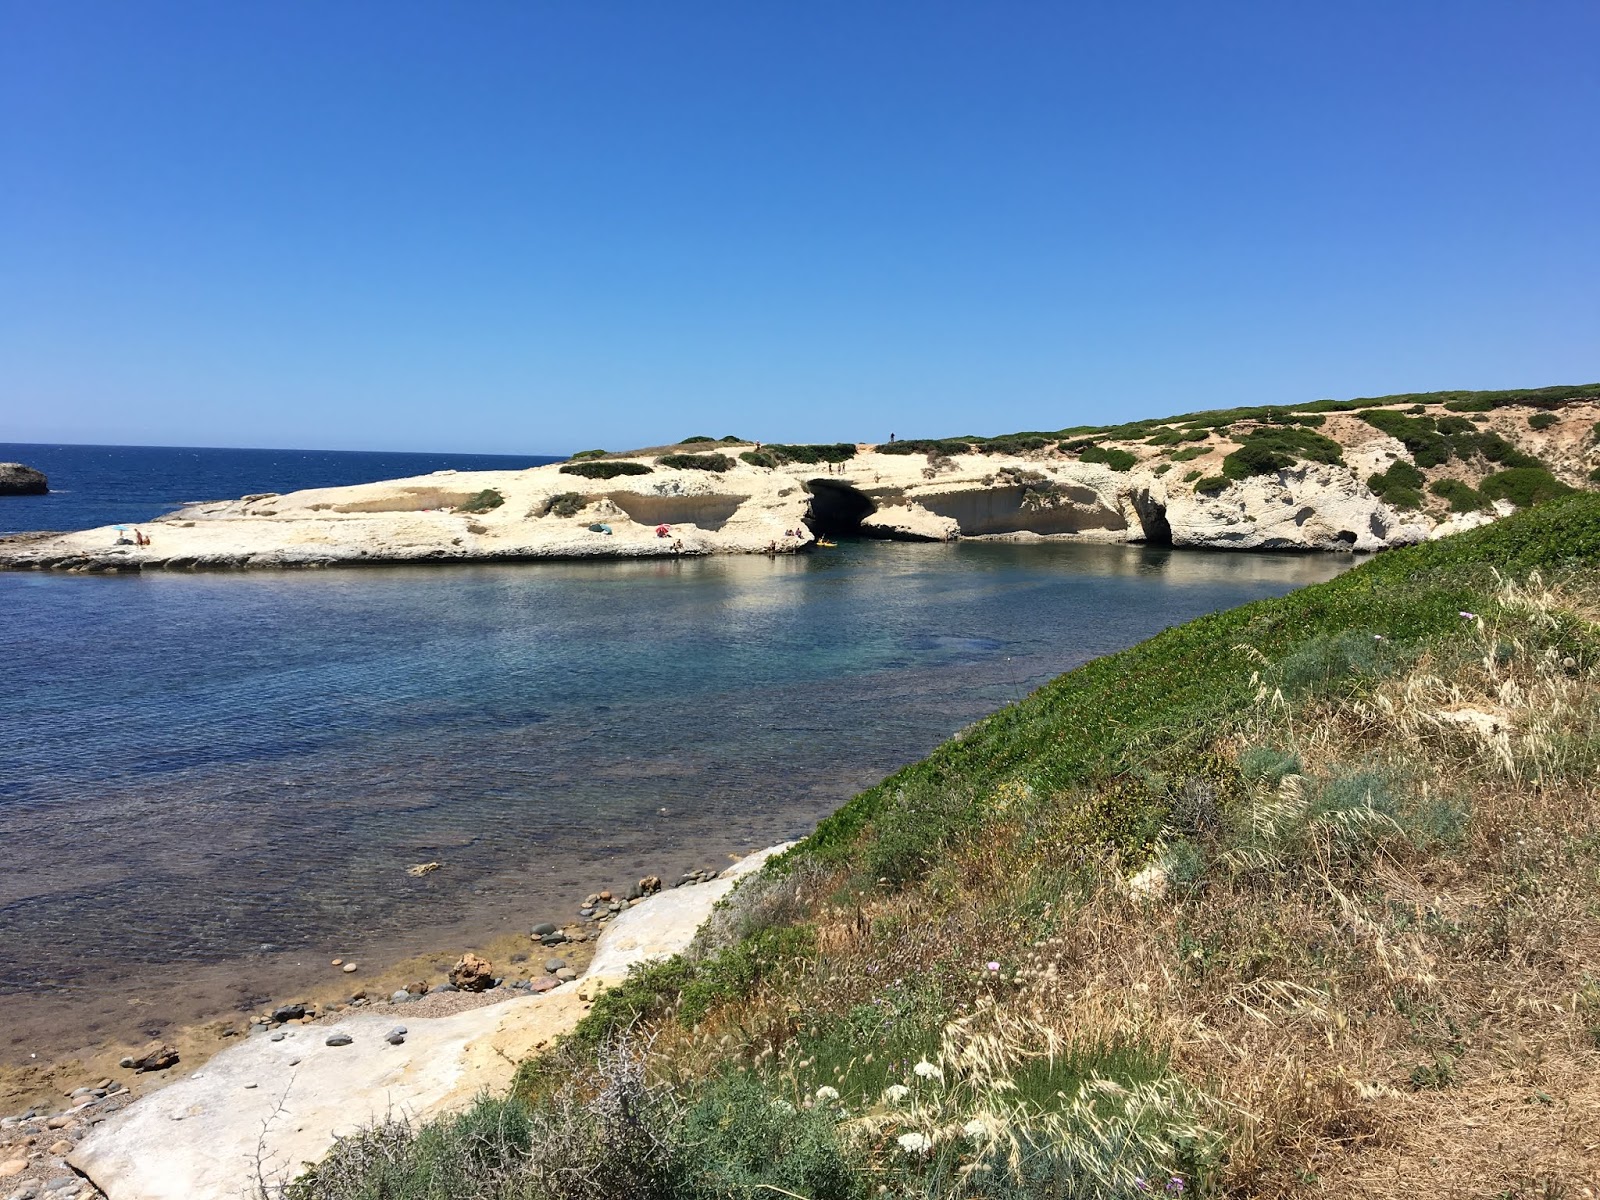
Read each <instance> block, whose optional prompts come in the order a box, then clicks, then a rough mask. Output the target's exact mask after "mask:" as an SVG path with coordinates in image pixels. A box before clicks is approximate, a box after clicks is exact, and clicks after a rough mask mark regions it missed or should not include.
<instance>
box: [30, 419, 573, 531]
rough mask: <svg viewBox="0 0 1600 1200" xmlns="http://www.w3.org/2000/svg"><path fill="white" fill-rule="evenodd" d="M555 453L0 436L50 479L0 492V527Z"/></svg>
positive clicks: (499, 464)
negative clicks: (62, 442)
mask: <svg viewBox="0 0 1600 1200" xmlns="http://www.w3.org/2000/svg"><path fill="white" fill-rule="evenodd" d="M556 461H558V460H557V459H554V458H547V457H546V458H541V457H538V456H528V455H523V456H516V455H506V454H390V453H382V452H366V451H349V450H214V449H204V448H200V447H194V446H51V445H44V444H37V443H26V442H0V462H20V463H26V464H27V465H28V466H30V467H35V468H37V469H38V470H40V471H43V472H44V473H45V475H46V476H48V477H49V480H50V492H49V494H48V495H44V496H0V534H5V533H20V532H25V531H31V530H36V529H53V530H60V531H64V530H69V529H97V528H99V527H100V526H102V525H111V524H115V523H117V522H122V521H126V522H128V523H130V524H131V523H134V522H139V521H149V520H152V519H153V518H155V517H158V516H160V515H161V514H162V513H165V512H171V511H172V510H173V509H174V508H177V507H179V506H180V505H183V504H188V503H190V502H192V501H196V500H233V499H236V498H237V497H239V496H249V495H252V494H253V493H256V492H292V491H297V490H299V489H302V488H318V487H339V486H342V485H344V484H350V483H372V482H373V481H375V480H379V479H402V478H405V477H406V476H409V475H426V474H428V473H430V472H432V471H439V470H443V469H444V468H447V467H453V468H455V469H456V470H458V471H515V470H520V469H521V468H523V467H532V466H537V465H538V464H540V463H547V462H556Z"/></svg>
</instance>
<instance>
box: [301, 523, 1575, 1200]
mask: <svg viewBox="0 0 1600 1200" xmlns="http://www.w3.org/2000/svg"><path fill="white" fill-rule="evenodd" d="M1597 568H1600V498H1597V497H1594V496H1589V495H1581V496H1574V497H1570V498H1567V499H1564V500H1561V501H1558V502H1553V503H1550V504H1547V505H1544V506H1541V507H1538V508H1535V509H1532V510H1529V511H1527V512H1524V513H1521V514H1518V515H1517V516H1516V517H1513V518H1509V519H1507V520H1505V521H1503V522H1500V523H1498V524H1496V525H1493V526H1489V527H1487V528H1484V529H1481V530H1477V531H1474V532H1472V533H1468V534H1464V535H1459V536H1457V537H1454V538H1451V539H1448V540H1445V541H1441V542H1437V543H1431V544H1427V545H1423V546H1419V547H1414V548H1411V549H1406V550H1398V551H1392V552H1389V553H1386V554H1384V555H1381V556H1379V557H1378V558H1376V559H1374V560H1373V561H1371V562H1368V563H1366V564H1364V565H1362V566H1360V567H1358V568H1356V569H1354V570H1352V571H1350V572H1348V573H1346V574H1345V575H1342V576H1341V577H1339V578H1338V579H1336V580H1334V581H1332V582H1330V583H1327V584H1323V585H1319V586H1317V587H1312V588H1307V589H1304V590H1302V591H1300V592H1296V593H1293V594H1291V595H1289V596H1286V597H1282V598H1278V599H1273V600H1266V601H1260V602H1257V603H1254V604H1250V605H1247V606H1244V607H1243V608H1239V609H1235V610H1231V611H1229V612H1224V613H1219V614H1215V615H1213V616H1209V617H1205V618H1202V619H1200V620H1197V621H1194V622H1190V623H1189V624H1187V625H1183V626H1180V627H1177V628H1174V629H1171V630H1168V631H1166V632H1165V633H1162V634H1160V635H1158V636H1157V637H1155V638H1152V639H1150V640H1149V641H1147V642H1145V643H1142V644H1140V645H1139V646H1136V647H1133V648H1132V649H1130V650H1127V651H1124V652H1122V653H1120V654H1116V655H1111V656H1108V657H1106V658H1103V659H1100V660H1097V661H1095V662H1092V663H1089V664H1087V665H1085V666H1084V667H1081V668H1079V669H1077V670H1075V671H1073V672H1070V673H1068V674H1067V675H1064V676H1062V677H1061V678H1059V679H1057V680H1056V681H1054V682H1052V683H1050V684H1048V685H1046V686H1045V687H1043V688H1041V689H1040V690H1039V691H1038V692H1036V693H1035V694H1034V695H1032V696H1030V697H1028V698H1027V699H1026V700H1024V701H1023V702H1021V703H1019V704H1016V705H1014V706H1010V707H1008V708H1006V709H1004V710H1002V711H1001V712H999V713H996V714H995V715H993V716H991V717H990V718H988V719H986V720H984V721H983V722H980V723H979V724H978V725H976V726H974V727H973V728H972V729H971V730H969V731H967V732H966V734H965V735H964V736H962V737H960V738H958V739H956V740H953V741H951V742H950V743H947V744H946V745H945V746H943V747H941V748H940V749H939V750H937V751H936V752H935V753H934V754H932V755H931V756H929V758H927V759H926V760H924V761H922V762H920V763H917V764H914V765H913V766H910V767H908V768H906V769H905V770H903V771H900V772H898V773H897V774H895V775H894V776H891V777H890V778H888V779H886V780H885V781H883V782H882V783H881V784H879V785H878V786H876V787H874V788H872V789H870V790H868V791H867V792H864V793H862V794H861V795H860V796H858V797H856V798H855V799H854V800H852V801H851V802H850V803H849V804H847V805H846V806H845V807H844V808H843V809H841V810H840V811H839V812H838V813H837V814H835V815H834V816H833V817H831V818H829V819H828V820H827V821H825V822H824V823H823V824H822V825H821V826H820V827H819V829H818V830H817V832H816V834H815V835H814V836H813V837H812V838H810V839H808V840H807V841H806V842H805V843H803V844H802V845H801V846H800V847H798V848H797V849H796V850H795V851H793V852H791V854H790V855H788V856H786V858H785V859H784V860H782V861H780V862H779V863H777V864H775V865H774V867H772V868H770V869H769V870H768V871H767V872H766V873H764V875H763V876H761V877H760V878H759V879H758V880H757V881H755V883H754V884H752V885H747V886H745V887H743V888H741V889H740V890H739V892H738V893H737V894H736V897H735V903H734V904H732V905H731V906H729V907H728V908H727V909H726V910H725V911H724V912H723V913H721V914H720V920H719V922H718V924H717V927H716V928H715V929H714V930H713V931H712V932H711V934H710V936H709V937H708V938H707V939H706V941H705V942H704V944H703V945H701V946H700V947H699V948H698V950H697V952H696V953H695V954H694V955H693V956H691V958H690V959H689V960H675V961H674V962H672V963H668V964H663V965H661V966H658V967H655V968H651V969H649V970H647V971H644V972H641V973H639V974H638V975H637V976H636V977H635V979H634V980H633V981H632V982H631V983H630V984H628V985H626V986H624V987H623V988H620V989H618V990H616V991H614V992H612V993H609V994H608V995H607V996H605V997H603V998H602V999H601V1001H600V1002H599V1003H598V1004H596V1006H595V1008H594V1010H593V1012H592V1013H591V1015H590V1017H589V1018H588V1019H587V1020H586V1022H585V1023H584V1025H583V1026H582V1027H580V1029H579V1030H578V1031H577V1033H576V1034H575V1036H574V1037H573V1038H572V1039H570V1040H569V1042H568V1043H567V1045H566V1046H565V1047H564V1048H563V1050H562V1051H561V1052H560V1053H558V1054H557V1055H555V1056H553V1057H547V1058H546V1059H545V1060H542V1061H541V1062H540V1063H536V1064H530V1066H529V1067H528V1068H527V1069H525V1070H524V1072H523V1073H522V1074H521V1076H520V1077H519V1083H518V1089H517V1092H518V1098H516V1099H513V1100H512V1101H510V1102H509V1105H510V1107H509V1108H507V1107H506V1104H505V1103H502V1102H498V1101H496V1102H492V1103H491V1102H487V1101H486V1102H485V1103H484V1104H483V1105H480V1107H479V1108H478V1109H476V1110H474V1111H473V1112H472V1113H469V1114H467V1116H466V1117H464V1118H462V1119H461V1121H459V1122H457V1123H453V1124H451V1123H447V1124H446V1125H442V1126H437V1127H434V1128H433V1129H430V1130H428V1131H425V1132H424V1135H423V1136H422V1137H421V1138H413V1137H412V1136H411V1135H410V1134H409V1133H407V1132H406V1131H403V1130H402V1131H395V1130H387V1131H380V1132H379V1133H375V1134H374V1135H373V1136H372V1137H371V1138H369V1139H367V1140H366V1141H364V1142H352V1143H351V1144H350V1145H349V1146H348V1147H346V1149H345V1150H344V1151H342V1152H341V1154H340V1155H336V1156H335V1158H334V1160H332V1161H331V1162H330V1163H329V1164H327V1165H326V1166H325V1167H324V1168H322V1169H321V1172H320V1173H319V1174H318V1175H316V1176H313V1178H312V1180H311V1181H310V1182H309V1183H308V1184H306V1185H305V1187H304V1188H303V1190H302V1193H301V1194H303V1195H316V1196H327V1197H338V1198H343V1197H346V1196H349V1197H355V1196H373V1197H376V1196H380V1195H383V1196H396V1197H399V1196H445V1195H450V1196H484V1197H489V1196H495V1197H500V1196H513V1195H517V1196H521V1195H547V1194H548V1195H566V1194H571V1195H587V1194H628V1195H662V1196H668V1195H670V1196H706V1197H709V1196H713V1195H716V1196H728V1195H739V1196H746V1195H750V1196H753V1195H761V1194H767V1195H771V1194H776V1193H775V1192H774V1191H773V1190H772V1189H774V1188H776V1189H780V1190H783V1191H787V1192H789V1193H790V1194H794V1195H802V1196H806V1197H808V1198H811V1197H814V1198H817V1200H821V1198H822V1197H825V1196H826V1197H839V1198H840V1200H844V1198H846V1197H864V1196H867V1195H871V1194H887V1195H901V1196H931V1195H941V1196H943V1195H995V1196H1035V1195H1039V1196H1043V1195H1051V1196H1091V1195H1093V1196H1102V1195H1129V1196H1132V1195H1138V1194H1142V1193H1143V1190H1144V1188H1143V1187H1142V1186H1141V1182H1140V1181H1141V1179H1145V1178H1146V1177H1148V1178H1151V1179H1157V1181H1158V1183H1161V1182H1163V1181H1165V1180H1166V1179H1168V1178H1171V1177H1176V1178H1178V1179H1180V1180H1182V1181H1183V1185H1184V1186H1185V1187H1186V1188H1187V1189H1188V1190H1189V1192H1190V1193H1191V1194H1195V1193H1205V1194H1211V1193H1215V1194H1224V1193H1226V1194H1278V1195H1298V1194H1304V1193H1305V1192H1306V1191H1307V1190H1308V1189H1311V1188H1312V1186H1313V1185H1315V1187H1316V1188H1318V1189H1320V1191H1321V1192H1322V1193H1323V1194H1349V1195H1384V1194H1401V1193H1402V1192H1404V1193H1407V1194H1409V1192H1410V1191H1411V1190H1413V1189H1414V1188H1415V1186H1416V1185H1417V1184H1418V1183H1420V1182H1424V1181H1427V1180H1430V1179H1438V1178H1442V1177H1444V1176H1445V1175H1446V1174H1449V1175H1451V1176H1453V1177H1454V1178H1455V1180H1456V1183H1455V1184H1454V1185H1453V1186H1456V1187H1457V1190H1458V1191H1459V1193H1460V1194H1462V1195H1480V1194H1481V1195H1486V1196H1487V1195H1500V1196H1521V1195H1528V1196H1532V1195H1541V1196H1551V1195H1564V1194H1577V1193H1576V1191H1575V1189H1576V1187H1577V1186H1579V1184H1581V1183H1582V1182H1592V1180H1585V1179H1584V1178H1583V1175H1582V1172H1583V1170H1584V1168H1583V1166H1582V1165H1581V1164H1582V1161H1583V1158H1584V1155H1585V1154H1586V1153H1588V1152H1587V1151H1585V1150H1584V1149H1583V1145H1584V1141H1583V1138H1582V1136H1581V1135H1580V1134H1579V1133H1578V1132H1577V1131H1580V1130H1582V1129H1583V1128H1585V1127H1586V1126H1587V1125H1589V1124H1592V1123H1593V1121H1594V1120H1596V1119H1600V1089H1597V1088H1596V1086H1595V1085H1594V1084H1593V1083H1591V1082H1589V1081H1591V1080H1593V1079H1594V1078H1596V1077H1597V1076H1600V1071H1597V1070H1596V1068H1597V1067H1600V1054H1596V1053H1595V1047H1596V1045H1600V977H1597V976H1596V974H1595V971H1596V960H1595V958H1594V954H1595V953H1596V952H1600V946H1597V945H1596V944H1595V938H1594V935H1593V931H1594V930H1595V928H1596V926H1597V922H1600V824H1597V823H1596V822H1597V818H1596V807H1597V806H1596V804H1595V799H1596V795H1595V788H1594V784H1593V779H1594V778H1595V775H1596V773H1597V772H1600V726H1597V722H1596V707H1597V705H1596V700H1597V697H1600V683H1597V662H1600V636H1597V633H1596V626H1595V624H1594V619H1595V614H1594V612H1593V611H1592V610H1591V609H1586V608H1585V603H1586V602H1585V600H1584V597H1585V596H1586V595H1589V594H1592V593H1591V592H1589V591H1585V590H1584V589H1586V588H1591V587H1592V585H1593V583H1594V581H1595V579H1596V578H1600V575H1597V573H1596V572H1597ZM1532 572H1542V573H1543V576H1544V578H1545V580H1546V581H1549V580H1552V579H1557V578H1561V579H1567V580H1568V581H1569V587H1570V588H1571V589H1573V590H1569V591H1568V592H1566V593H1559V592H1558V593H1546V592H1544V591H1542V590H1541V589H1539V588H1535V589H1534V591H1533V592H1532V593H1528V594H1524V593H1522V592H1516V591H1514V590H1508V589H1507V587H1506V584H1505V580H1506V579H1508V578H1509V579H1526V578H1528V577H1529V575H1530V573H1532ZM1528 595H1532V596H1534V597H1535V598H1534V599H1533V600H1529V599H1528V598H1527V596H1528ZM1574 597H1576V599H1574ZM1463 611H1466V612H1471V613H1482V614H1487V617H1486V619H1485V621H1484V622H1480V621H1478V620H1476V619H1464V618H1463V617H1462V615H1461V613H1462V612H1463ZM1263 685H1265V686H1263ZM1473 705H1475V706H1477V708H1476V709H1474V711H1478V710H1482V711H1485V712H1492V713H1495V714H1498V716H1497V717H1496V718H1495V719H1496V720H1503V721H1504V722H1506V724H1507V727H1508V728H1512V729H1514V730H1515V731H1517V735H1516V736H1503V735H1502V734H1500V733H1495V734H1493V735H1488V734H1486V735H1484V737H1482V738H1479V739H1476V740H1474V739H1473V738H1471V737H1465V735H1463V734H1461V733H1460V732H1459V731H1458V730H1457V726H1456V725H1454V724H1451V723H1450V722H1448V721H1445V720H1443V719H1442V718H1440V716H1439V713H1441V712H1445V713H1447V714H1448V713H1449V712H1453V711H1454V710H1455V709H1456V708H1460V707H1463V706H1467V707H1471V706H1473ZM1463 728H1465V727H1463ZM1274 763H1276V764H1277V765H1276V766H1274V765H1273V764H1274ZM1152 854H1153V855H1155V857H1156V861H1158V862H1160V863H1161V864H1162V866H1163V867H1164V869H1165V871H1166V875H1167V878H1168V880H1169V885H1168V886H1169V888H1170V890H1169V893H1168V896H1167V899H1166V900H1165V901H1164V902H1162V903H1159V904H1156V905H1141V904H1130V902H1129V900H1128V897H1127V893H1126V888H1125V886H1124V885H1123V883H1122V880H1123V879H1124V877H1125V876H1126V875H1127V874H1128V873H1130V872H1131V871H1133V870H1135V869H1136V868H1137V867H1138V866H1139V865H1140V864H1141V863H1143V862H1146V861H1149V860H1150V858H1151V856H1152ZM986 960H987V962H986ZM1591 1026H1593V1027H1594V1028H1593V1031H1591V1029H1590V1027H1591ZM626 1030H631V1031H632V1035H633V1037H634V1038H635V1046H636V1047H637V1045H638V1039H639V1038H640V1037H642V1036H648V1037H649V1038H652V1039H653V1042H652V1049H651V1051H650V1053H649V1055H648V1056H647V1057H646V1058H645V1059H643V1060H641V1059H640V1058H639V1057H638V1056H637V1054H635V1055H633V1056H631V1057H630V1056H629V1055H628V1054H626V1053H622V1052H619V1050H618V1049H617V1045H616V1041H615V1039H616V1037H617V1036H618V1035H619V1034H620V1033H621V1032H623V1031H626ZM647 1031H648V1032H647ZM627 1062H632V1063H633V1064H635V1065H634V1066H632V1067H626V1066H623V1065H619V1064H624V1063H627ZM914 1062H920V1064H921V1065H922V1066H925V1067H926V1068H927V1074H926V1075H922V1074H918V1073H917V1072H914V1071H912V1070H911V1069H910V1068H911V1066H912V1064H913V1063H914ZM919 1069H920V1068H919ZM629 1071H633V1072H634V1074H633V1075H630V1074H629ZM891 1085H892V1086H895V1087H903V1088H906V1089H907V1092H906V1094H905V1095H904V1096H898V1094H897V1093H894V1092H889V1093H885V1092H884V1089H885V1088H886V1087H891ZM630 1088H631V1089H632V1090H631V1091H630V1090H629V1089H630ZM819 1088H820V1089H822V1090H821V1091H819V1090H818V1089H819ZM831 1091H836V1092H838V1093H839V1096H838V1097H837V1098H834V1097H833V1096H832V1095H831ZM508 1113H509V1114H510V1115H509V1116H508V1115H507V1114H508ZM619 1114H621V1115H619ZM630 1114H631V1115H630ZM1502 1126H1503V1127H1504V1128H1507V1129H1511V1130H1513V1131H1514V1132H1513V1135H1512V1137H1511V1140H1510V1141H1509V1142H1506V1141H1504V1139H1502V1141H1501V1142H1500V1143H1499V1144H1497V1145H1490V1146H1487V1148H1486V1147H1485V1145H1484V1144H1483V1140H1484V1138H1485V1137H1486V1136H1488V1134H1486V1133H1485V1132H1484V1131H1485V1129H1487V1130H1488V1131H1490V1132H1491V1133H1492V1132H1493V1130H1494V1129H1495V1128H1497V1127H1502ZM1418 1130H1426V1131H1427V1133H1426V1135H1425V1136H1424V1135H1422V1134H1419V1133H1417V1132H1416V1131H1418ZM921 1137H926V1138H927V1139H928V1143H929V1144H928V1145H927V1147H926V1148H924V1147H923V1146H922V1144H921V1143H920V1142H918V1141H916V1140H915V1139H916V1138H921ZM386 1138H387V1139H388V1141H385V1140H384V1139H386ZM907 1138H911V1139H913V1140H912V1141H911V1142H910V1143H909V1147H908V1143H907V1142H906V1140H905V1139H907ZM1590 1140H1592V1139H1590ZM553 1146H557V1147H562V1148H563V1149H562V1151H561V1153H562V1154H564V1155H566V1156H567V1157H565V1158H561V1157H560V1156H557V1158H552V1157H551V1156H552V1155H553V1154H555V1151H553V1150H550V1149H549V1147H553ZM623 1160H626V1161H623ZM574 1164H577V1165H576V1166H575V1165H574ZM563 1172H566V1173H565V1174H563ZM573 1172H577V1175H581V1176H582V1177H583V1179H585V1180H588V1181H590V1182H593V1181H594V1180H596V1179H603V1180H606V1181H609V1182H606V1183H605V1184H604V1186H603V1187H602V1188H601V1189H600V1191H599V1192H593V1191H592V1189H591V1190H585V1188H587V1187H588V1184H585V1185H584V1187H579V1188H577V1189H576V1190H573V1191H570V1192H569V1191H563V1190H562V1189H563V1187H564V1186H565V1185H560V1186H558V1185H557V1183H555V1182H552V1181H557V1180H560V1179H569V1180H570V1179H572V1178H576V1177H577V1176H576V1175H574V1174H573ZM1419 1172H1420V1174H1419ZM1569 1189H1571V1190H1569Z"/></svg>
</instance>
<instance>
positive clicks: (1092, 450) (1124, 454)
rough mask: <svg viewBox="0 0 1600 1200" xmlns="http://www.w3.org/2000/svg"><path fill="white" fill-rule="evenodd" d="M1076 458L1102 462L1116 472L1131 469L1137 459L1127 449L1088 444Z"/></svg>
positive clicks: (1082, 460)
mask: <svg viewBox="0 0 1600 1200" xmlns="http://www.w3.org/2000/svg"><path fill="white" fill-rule="evenodd" d="M1078 460H1079V461H1080V462H1086V463H1104V464H1105V465H1106V466H1108V467H1110V468H1111V469H1112V470H1113V471H1117V472H1122V471H1128V470H1131V469H1132V468H1133V465H1134V464H1135V463H1137V462H1138V461H1139V460H1138V458H1137V457H1135V456H1134V455H1132V454H1130V453H1129V452H1128V451H1126V450H1119V449H1117V447H1115V446H1090V447H1089V448H1088V449H1086V450H1085V451H1084V452H1083V453H1082V454H1080V455H1079V456H1078Z"/></svg>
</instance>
